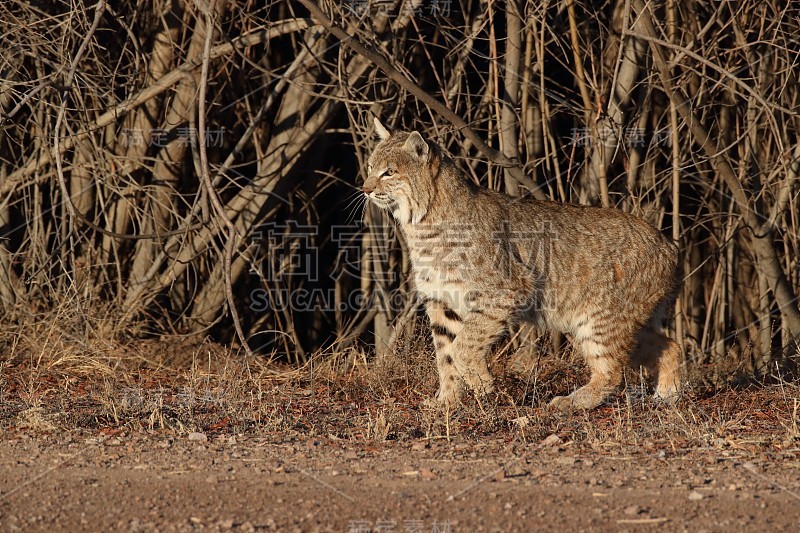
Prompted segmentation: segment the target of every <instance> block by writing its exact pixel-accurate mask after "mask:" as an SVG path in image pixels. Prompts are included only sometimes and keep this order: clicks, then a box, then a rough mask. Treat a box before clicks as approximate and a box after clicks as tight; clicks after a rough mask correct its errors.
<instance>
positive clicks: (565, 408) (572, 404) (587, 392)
mask: <svg viewBox="0 0 800 533" xmlns="http://www.w3.org/2000/svg"><path fill="white" fill-rule="evenodd" d="M605 398H606V394H604V393H599V392H597V391H595V390H593V389H589V388H587V387H581V388H580V389H578V390H576V391H575V392H573V393H572V394H570V395H569V396H556V397H555V398H553V399H552V400H550V405H549V407H550V409H555V410H557V411H560V412H562V413H569V412H571V411H574V410H576V409H594V408H595V407H597V406H598V405H600V404H601V403H603V400H605Z"/></svg>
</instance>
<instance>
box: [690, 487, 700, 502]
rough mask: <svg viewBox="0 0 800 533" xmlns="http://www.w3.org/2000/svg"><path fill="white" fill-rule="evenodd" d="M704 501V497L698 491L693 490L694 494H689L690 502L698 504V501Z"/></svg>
mask: <svg viewBox="0 0 800 533" xmlns="http://www.w3.org/2000/svg"><path fill="white" fill-rule="evenodd" d="M702 499H703V495H702V494H700V493H699V492H697V491H696V490H693V491H692V492H690V493H689V501H693V502H696V501H700V500H702Z"/></svg>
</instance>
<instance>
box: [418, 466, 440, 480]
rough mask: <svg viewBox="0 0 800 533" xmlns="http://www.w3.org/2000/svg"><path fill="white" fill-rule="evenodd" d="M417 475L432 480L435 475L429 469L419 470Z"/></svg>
mask: <svg viewBox="0 0 800 533" xmlns="http://www.w3.org/2000/svg"><path fill="white" fill-rule="evenodd" d="M419 474H420V475H421V476H422V477H423V478H425V479H433V478H434V477H436V474H434V473H433V472H432V471H431V469H430V468H422V469H420V471H419Z"/></svg>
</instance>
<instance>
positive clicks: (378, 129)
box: [372, 117, 392, 141]
mask: <svg viewBox="0 0 800 533" xmlns="http://www.w3.org/2000/svg"><path fill="white" fill-rule="evenodd" d="M372 121H373V122H374V123H375V133H377V134H378V137H379V138H380V139H381V140H382V141H385V140H386V139H388V138H389V137H391V136H392V134H391V132H390V131H389V130H387V129H386V128H385V127H384V125H383V124H381V121H380V120H379V119H378V117H373V119H372Z"/></svg>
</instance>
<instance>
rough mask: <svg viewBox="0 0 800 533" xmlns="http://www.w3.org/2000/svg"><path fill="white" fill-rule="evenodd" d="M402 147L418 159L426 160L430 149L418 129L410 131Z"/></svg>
mask: <svg viewBox="0 0 800 533" xmlns="http://www.w3.org/2000/svg"><path fill="white" fill-rule="evenodd" d="M403 148H404V149H405V150H406V151H407V152H409V153H410V154H411V155H413V156H414V157H415V158H416V159H419V160H420V161H428V157H429V156H430V153H431V149H430V146H428V143H426V142H425V139H423V138H422V135H420V133H419V132H418V131H412V132H411V135H409V136H408V139H406V143H405V144H404V145H403Z"/></svg>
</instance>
